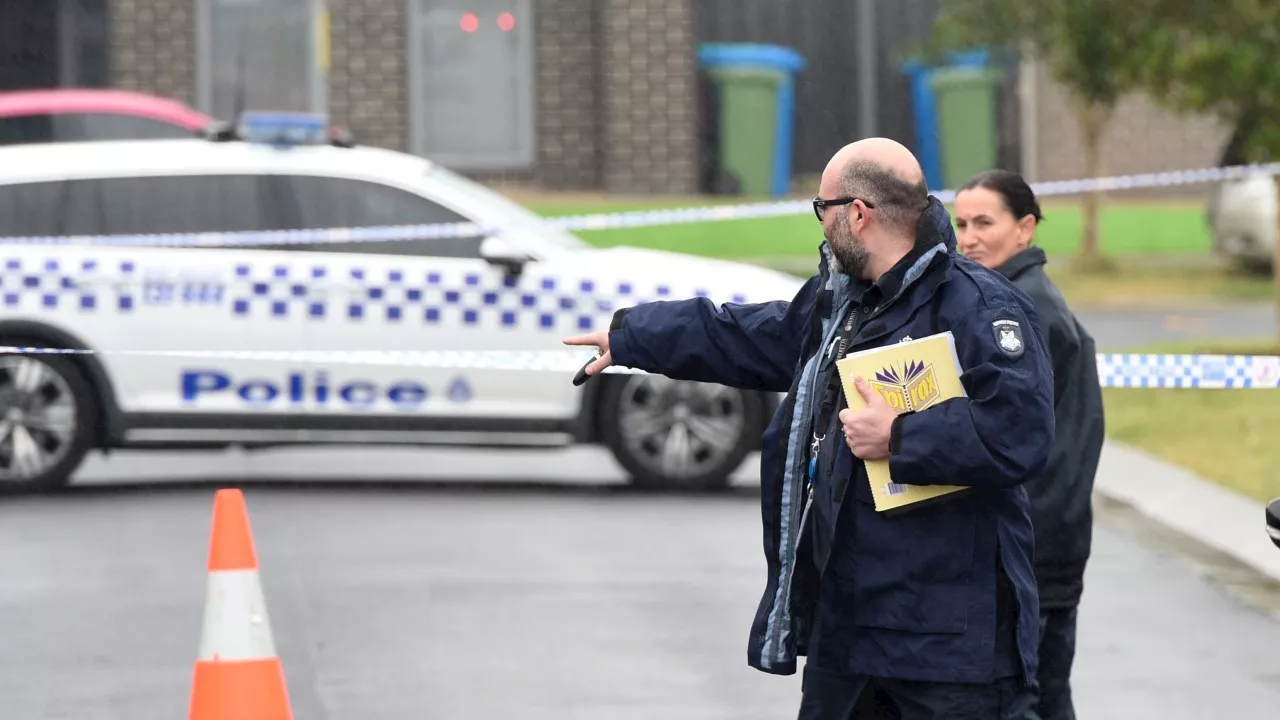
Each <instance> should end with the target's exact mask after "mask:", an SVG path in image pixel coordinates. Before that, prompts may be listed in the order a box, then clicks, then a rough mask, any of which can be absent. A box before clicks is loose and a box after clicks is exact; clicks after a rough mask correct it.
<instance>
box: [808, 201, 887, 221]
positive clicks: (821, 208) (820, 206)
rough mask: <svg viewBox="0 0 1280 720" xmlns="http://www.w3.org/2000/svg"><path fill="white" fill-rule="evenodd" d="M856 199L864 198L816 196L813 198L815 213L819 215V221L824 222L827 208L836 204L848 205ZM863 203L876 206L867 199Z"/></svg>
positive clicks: (870, 206)
mask: <svg viewBox="0 0 1280 720" xmlns="http://www.w3.org/2000/svg"><path fill="white" fill-rule="evenodd" d="M855 200H862V198H857V197H842V198H836V199H834V200H823V199H822V198H814V199H813V214H814V215H817V216H818V222H822V213H823V212H825V211H826V209H827V208H829V207H835V206H837V205H848V204H849V203H851V202H853V201H855ZM862 204H863V205H866V206H867V207H868V208H874V207H875V205H874V204H872V203H869V202H867V201H866V200H862Z"/></svg>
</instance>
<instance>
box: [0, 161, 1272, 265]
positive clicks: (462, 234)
mask: <svg viewBox="0 0 1280 720" xmlns="http://www.w3.org/2000/svg"><path fill="white" fill-rule="evenodd" d="M1259 175H1265V176H1275V175H1280V163H1269V164H1262V165H1238V166H1232V167H1225V168H1205V169H1201V170H1176V171H1171V172H1159V173H1144V174H1139V175H1120V176H1114V177H1103V178H1092V179H1081V180H1058V181H1052V182H1042V183H1034V184H1033V185H1032V189H1034V190H1035V192H1036V194H1037V195H1039V196H1040V197H1054V196H1061V195H1078V194H1080V193H1087V192H1105V191H1108V190H1137V189H1149V188H1165V187H1177V186H1180V185H1196V184H1201V183H1211V182H1221V181H1224V180H1241V179H1244V178H1247V177H1252V176H1259ZM955 193H956V191H955V190H939V191H936V192H935V193H934V195H935V196H937V198H938V199H939V200H940V201H942V202H944V203H946V202H951V201H952V200H953V199H954V198H955ZM812 211H813V205H812V204H811V203H810V202H809V201H781V202H766V203H752V204H738V205H718V206H710V207H690V208H674V209H667V210H637V211H632V212H619V213H597V214H591V215H575V216H567V217H557V218H537V219H530V220H528V221H524V222H513V223H502V224H498V225H480V224H476V223H469V222H464V223H435V224H428V225H400V226H385V227H363V228H323V229H316V230H280V231H269V232H228V233H190V234H155V235H59V236H53V235H51V236H21V237H0V245H111V246H129V247H254V246H282V245H298V244H308V245H324V244H333V245H338V244H350V243H361V242H388V241H405V242H408V241H414V240H440V239H446V238H467V237H486V236H489V235H496V234H499V233H503V232H511V231H516V230H519V229H520V228H521V227H524V226H526V225H528V226H544V227H550V228H554V229H558V230H564V231H568V232H573V231H581V230H615V229H622V228H637V227H656V226H662V225H681V224H688V223H701V222H716V221H725V220H750V219H755V218H767V217H786V216H791V215H803V214H805V213H810V212H812Z"/></svg>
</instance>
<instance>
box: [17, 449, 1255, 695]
mask: <svg viewBox="0 0 1280 720" xmlns="http://www.w3.org/2000/svg"><path fill="white" fill-rule="evenodd" d="M369 465H370V463H369V459H368V453H367V452H365V453H350V452H341V451H325V452H309V453H308V452H303V451H287V452H283V451H282V452H278V453H270V454H263V455H260V456H239V455H231V456H228V457H217V456H210V455H204V454H199V455H197V454H191V455H183V454H172V455H151V456H147V455H134V456H132V457H129V456H124V455H121V456H116V457H114V458H112V460H111V461H109V462H101V461H95V462H93V463H91V464H90V466H88V467H87V468H86V472H85V473H84V474H83V478H82V481H81V489H79V490H76V491H72V492H70V493H68V494H67V495H65V496H63V497H59V498H22V499H7V500H4V501H3V502H0V578H2V579H3V581H2V582H0V638H3V641H2V642H0V698H4V703H3V706H4V709H5V712H3V713H2V716H3V717H4V718H6V719H8V718H13V719H14V720H46V719H49V720H52V719H60V718H67V719H68V720H70V719H72V718H74V719H75V720H100V719H101V720H107V719H115V718H126V717H127V718H130V719H131V720H150V719H151V718H155V719H157V720H159V719H160V718H166V719H171V718H174V717H182V716H183V713H185V710H186V702H187V693H188V691H189V687H190V673H191V665H192V662H193V660H194V657H195V652H196V647H197V644H198V642H199V632H200V617H201V612H202V603H203V593H204V581H205V574H204V562H205V553H206V543H207V533H208V522H209V512H210V508H211V501H212V496H213V491H214V490H215V489H216V488H217V487H218V486H219V485H220V484H224V483H236V484H240V485H241V486H242V487H244V488H245V492H246V496H247V498H248V503H249V511H250V514H251V518H252V522H253V527H254V531H255V535H256V539H257V544H258V550H259V554H260V558H261V563H262V568H263V575H264V577H263V580H264V584H265V589H266V594H267V599H268V606H269V610H270V615H271V620H272V626H273V629H274V631H275V638H276V642H277V649H278V651H279V653H280V655H281V657H282V658H283V660H284V663H285V667H286V672H287V675H288V680H289V690H290V693H291V695H292V698H293V705H294V711H295V714H296V716H297V717H299V718H303V717H305V718H309V719H320V720H339V719H342V720H347V719H350V720H382V719H386V720H391V719H393V718H394V719H396V720H401V719H403V718H408V717H414V718H418V717H432V718H451V719H452V718H458V719H468V720H469V719H471V718H477V719H479V718H485V719H486V720H487V719H491V718H531V719H542V718H547V719H551V718H557V719H563V718H584V719H585V718H592V719H596V718H621V719H624V720H628V719H631V718H636V719H637V720H638V719H640V718H645V719H649V718H699V719H708V720H711V719H715V720H719V719H722V718H723V719H725V720H728V719H730V718H733V719H754V718H759V719H761V720H764V719H765V718H788V717H794V716H795V709H796V703H797V698H798V682H799V680H798V677H788V678H779V677H773V676H766V675H763V674H760V673H757V672H755V671H753V670H750V669H749V668H747V667H746V665H745V643H746V637H747V630H748V626H749V622H750V618H751V615H752V612H753V611H754V608H755V604H756V602H757V599H758V597H759V593H760V590H761V587H762V585H761V583H762V582H763V580H764V572H765V568H764V563H763V560H762V557H761V553H760V536H759V519H758V505H757V499H756V491H755V489H754V488H753V487H752V485H753V483H752V481H751V477H750V476H751V474H752V472H753V470H754V467H753V466H752V465H751V464H750V462H749V463H748V465H747V466H745V467H744V468H743V471H742V472H741V473H740V480H741V485H740V489H739V491H738V492H736V493H733V494H731V495H729V496H724V497H703V496H682V495H678V494H672V495H643V494H636V493H632V492H628V491H625V490H622V489H620V478H621V475H620V474H619V473H618V471H617V468H616V466H615V465H614V464H613V462H612V460H610V459H609V458H608V457H607V456H605V455H603V454H602V453H600V452H598V451H595V450H590V449H577V450H572V451H568V452H559V451H557V452H548V453H542V452H505V453H493V452H487V453H486V457H485V459H483V460H478V459H477V458H476V454H475V453H467V452H463V451H401V452H393V453H385V454H382V455H380V456H379V466H378V467H379V472H378V473H377V475H376V476H373V475H370V474H369V471H368V470H367V468H368V467H369ZM517 476H518V477H521V478H525V479H526V480H524V481H521V482H511V481H509V480H508V479H507V478H511V477H517ZM279 478H301V479H310V480H315V481H316V482H315V483H313V484H310V485H300V484H295V483H291V482H283V481H280V480H278V479H279ZM407 478H412V479H413V480H414V481H413V482H397V479H407ZM424 478H425V480H424ZM540 482H545V483H549V484H548V485H547V486H545V487H542V486H539V485H538V483H540ZM1100 517H1101V522H1100V526H1099V528H1098V532H1097V537H1096V540H1095V548H1096V550H1095V553H1096V554H1095V560H1094V562H1093V564H1092V566H1091V568H1090V573H1089V577H1088V579H1087V587H1088V590H1087V594H1086V602H1085V605H1084V607H1083V608H1082V620H1081V628H1082V630H1081V633H1082V635H1081V639H1080V644H1081V648H1080V655H1079V659H1078V663H1077V674H1076V677H1077V696H1078V705H1079V710H1080V713H1081V714H1080V716H1081V717H1082V718H1091V719H1094V720H1097V719H1103V720H1105V719H1108V718H1116V719H1119V718H1126V719H1128V718H1133V717H1156V718H1163V719H1165V720H1182V719H1184V718H1185V719H1187V720H1191V719H1192V718H1195V719H1197V720H1198V719H1200V718H1205V717H1214V716H1216V715H1219V714H1221V713H1222V711H1223V710H1229V714H1230V716H1231V717H1233V718H1271V717H1275V716H1276V712H1278V711H1280V655H1277V654H1276V653H1275V651H1274V648H1275V644H1276V642H1277V639H1280V621H1277V620H1275V619H1272V618H1271V617H1269V616H1267V615H1266V614H1264V613H1263V612H1261V611H1260V610H1258V609H1255V608H1254V607H1251V606H1247V605H1245V604H1243V603H1242V602H1240V601H1239V600H1237V599H1235V596H1233V595H1229V594H1228V593H1227V592H1225V591H1224V590H1222V589H1221V588H1220V587H1219V586H1218V585H1217V584H1215V583H1214V582H1211V581H1209V580H1207V579H1202V577H1201V575H1200V574H1199V570H1198V569H1197V567H1196V566H1195V565H1193V564H1191V562H1189V561H1188V560H1187V559H1185V558H1184V557H1183V556H1182V555H1180V554H1179V553H1178V552H1177V550H1176V548H1174V547H1172V546H1171V545H1168V544H1167V543H1168V541H1166V540H1161V539H1159V538H1158V537H1156V538H1155V539H1152V538H1151V537H1147V536H1145V535H1143V533H1142V532H1141V531H1140V529H1134V527H1133V526H1132V523H1130V522H1129V521H1126V520H1124V518H1122V517H1120V516H1116V517H1115V518H1111V515H1109V513H1108V511H1106V509H1105V508H1104V509H1103V510H1102V511H1100ZM1109 518H1111V519H1109ZM1275 609H1276V610H1278V611H1280V602H1277V603H1276V604H1275Z"/></svg>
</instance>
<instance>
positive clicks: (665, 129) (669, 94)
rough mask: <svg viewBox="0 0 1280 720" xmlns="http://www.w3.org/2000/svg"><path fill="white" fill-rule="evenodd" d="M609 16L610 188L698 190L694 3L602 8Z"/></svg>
mask: <svg viewBox="0 0 1280 720" xmlns="http://www.w3.org/2000/svg"><path fill="white" fill-rule="evenodd" d="M598 2H599V3H600V5H601V11H602V13H603V22H602V28H601V36H600V37H601V42H602V43H603V53H602V67H603V68H604V89H603V99H604V127H605V132H604V136H605V141H604V186H605V189H606V190H608V191H610V192H617V193H689V192H693V191H694V190H695V189H696V187H697V180H698V163H697V152H698V142H697V110H698V104H697V85H696V84H697V59H696V43H695V40H694V25H693V20H694V18H693V0H598Z"/></svg>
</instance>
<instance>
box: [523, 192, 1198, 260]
mask: <svg viewBox="0 0 1280 720" xmlns="http://www.w3.org/2000/svg"><path fill="white" fill-rule="evenodd" d="M739 202H751V199H737V198H734V199H724V198H719V197H717V198H710V199H708V198H684V199H681V198H674V199H671V198H666V199H640V200H612V199H601V200H561V199H555V198H533V199H531V200H529V201H528V202H527V204H528V205H529V207H530V208H532V209H533V210H534V211H535V212H538V213H540V214H542V215H544V216H547V217H556V216H565V215H581V214H590V213H599V212H627V211H632V210H653V209H664V208H674V207H694V206H704V205H722V204H731V203H739ZM1045 219H1046V222H1045V223H1044V224H1043V225H1041V227H1040V230H1039V232H1038V233H1037V236H1036V242H1037V244H1039V245H1040V246H1041V247H1043V248H1044V249H1045V252H1048V253H1074V252H1076V250H1077V249H1078V247H1079V238H1080V230H1081V223H1082V215H1081V213H1080V209H1079V206H1078V205H1077V204H1076V203H1073V202H1052V203H1046V204H1045ZM578 235H579V237H581V238H582V239H583V240H585V241H587V242H589V243H592V244H593V245H597V246H601V247H610V246H615V245H631V246H637V247H646V248H654V249H659V250H671V251H676V252H684V253H690V254H693V255H704V256H710V257H717V258H730V259H737V260H748V259H755V258H776V257H787V256H791V257H796V256H799V257H807V258H813V257H815V254H814V253H815V252H816V250H817V247H818V245H819V244H820V243H821V242H822V230H821V228H820V226H819V225H818V221H817V218H815V217H814V216H813V215H812V213H808V212H806V213H803V214H801V215H796V216H789V217H781V218H765V219H758V220H732V221H720V222H706V223H696V224H687V225H667V226H658V227H647V228H624V229H618V230H593V231H584V232H580V233H578ZM1101 237H1102V247H1103V248H1104V250H1105V252H1107V253H1109V254H1114V255H1133V254H1143V253H1161V254H1168V253H1174V254H1203V253H1206V252H1208V251H1209V248H1210V237H1209V233H1208V230H1207V228H1206V227H1205V223H1204V211H1203V207H1202V205H1201V204H1199V203H1172V202H1149V203H1142V204H1138V203H1132V204H1125V205H1113V206H1108V207H1104V208H1103V210H1102V217H1101Z"/></svg>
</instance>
